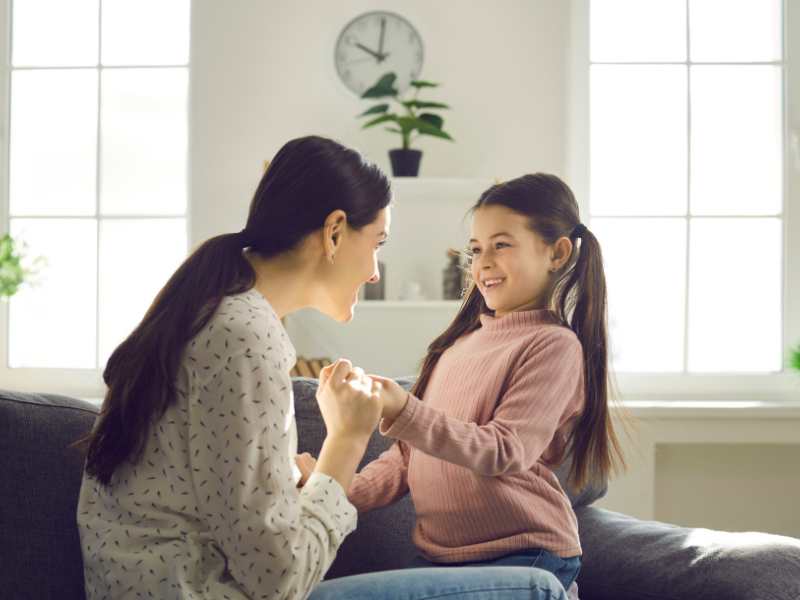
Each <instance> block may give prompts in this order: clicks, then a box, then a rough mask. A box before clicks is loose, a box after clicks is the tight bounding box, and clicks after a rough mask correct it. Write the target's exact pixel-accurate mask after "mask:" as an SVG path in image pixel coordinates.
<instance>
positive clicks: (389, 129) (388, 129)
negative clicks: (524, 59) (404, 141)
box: [385, 127, 403, 134]
mask: <svg viewBox="0 0 800 600" xmlns="http://www.w3.org/2000/svg"><path fill="white" fill-rule="evenodd" d="M385 129H386V131H390V132H391V133H399V134H402V133H403V131H402V130H400V129H397V128H395V127H386V128H385Z"/></svg>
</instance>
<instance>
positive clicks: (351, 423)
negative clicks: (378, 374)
mask: <svg viewBox="0 0 800 600" xmlns="http://www.w3.org/2000/svg"><path fill="white" fill-rule="evenodd" d="M380 392H381V384H380V383H377V382H375V381H373V380H372V379H371V378H370V377H367V376H366V375H365V374H364V371H363V370H362V369H359V368H355V369H354V368H353V365H352V364H351V363H350V361H349V360H346V359H340V360H337V361H336V362H335V363H333V364H332V365H328V366H327V367H324V368H323V369H322V371H320V376H319V387H318V388H317V402H318V403H319V409H320V412H321V413H322V418H323V420H324V421H325V426H326V427H327V429H328V435H329V436H333V437H343V438H362V437H363V438H366V439H369V436H370V435H372V432H373V431H374V430H375V427H376V425H377V424H378V420H379V419H380V418H381V408H382V407H381V396H380Z"/></svg>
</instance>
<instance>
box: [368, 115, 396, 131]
mask: <svg viewBox="0 0 800 600" xmlns="http://www.w3.org/2000/svg"><path fill="white" fill-rule="evenodd" d="M397 118H398V117H397V115H394V114H388V115H381V116H380V117H378V118H377V119H372V121H368V122H367V123H364V125H363V126H362V129H366V128H367V127H373V126H375V125H379V124H381V123H386V122H387V121H397Z"/></svg>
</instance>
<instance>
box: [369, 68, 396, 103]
mask: <svg viewBox="0 0 800 600" xmlns="http://www.w3.org/2000/svg"><path fill="white" fill-rule="evenodd" d="M396 80H397V75H395V74H394V73H386V74H385V75H383V76H382V77H381V78H380V79H378V83H376V84H375V85H373V86H372V87H371V88H369V89H368V90H367V91H366V92H364V93H363V94H361V97H362V98H386V97H387V96H392V97H394V96H397V94H398V92H397V88H395V87H394V82H395V81H396Z"/></svg>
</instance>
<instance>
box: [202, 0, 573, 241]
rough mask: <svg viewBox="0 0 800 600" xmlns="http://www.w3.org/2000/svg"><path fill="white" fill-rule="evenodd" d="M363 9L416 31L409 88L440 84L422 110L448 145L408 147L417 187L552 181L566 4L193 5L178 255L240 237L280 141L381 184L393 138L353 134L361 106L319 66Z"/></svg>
mask: <svg viewBox="0 0 800 600" xmlns="http://www.w3.org/2000/svg"><path fill="white" fill-rule="evenodd" d="M375 9H386V10H391V11H394V12H397V13H399V14H401V15H403V16H405V17H406V18H407V19H409V20H410V21H411V22H412V23H413V24H414V25H415V26H416V27H417V29H418V30H419V32H420V34H421V36H422V38H423V42H424V44H425V63H424V65H423V69H422V76H423V77H424V78H427V79H430V80H433V81H437V82H441V83H442V87H441V88H439V89H438V90H435V91H433V92H432V93H431V94H430V98H431V99H437V100H441V101H444V102H447V103H448V104H450V105H451V106H452V107H453V110H452V111H450V114H449V115H446V120H445V123H446V128H447V130H448V131H450V132H451V134H452V135H453V137H455V138H456V140H457V141H456V142H455V143H452V144H451V143H450V142H446V141H443V140H437V139H424V140H421V141H420V143H419V147H420V148H421V149H422V150H423V151H424V152H425V155H424V157H423V162H422V169H421V175H422V176H425V177H489V178H494V177H501V178H507V177H513V176H517V175H520V174H522V173H524V172H530V171H534V170H541V171H550V172H554V173H557V174H562V173H563V171H564V162H565V155H566V150H565V147H564V131H565V127H566V126H565V118H566V114H565V104H566V102H565V94H566V92H565V86H566V71H567V63H566V61H567V47H568V40H567V39H566V38H567V35H566V34H567V32H568V31H569V29H568V21H569V2H565V1H563V0H537V1H535V2H533V1H530V0H503V1H502V2H500V3H496V2H456V1H455V0H448V1H443V2H429V1H425V0H402V1H400V0H386V1H382V2H374V1H373V2H369V1H367V0H347V1H344V0H342V1H339V0H337V1H336V2H330V1H327V0H308V1H304V2H277V1H266V0H237V1H236V2H219V1H218V0H195V1H194V2H193V4H192V10H193V14H192V21H193V23H192V104H193V106H192V117H191V136H192V139H191V152H192V175H191V184H192V225H191V242H192V245H195V244H197V243H198V242H200V241H202V240H204V239H206V238H207V237H210V236H211V235H215V234H217V233H222V232H226V231H238V229H240V228H241V227H242V226H243V225H244V220H245V217H246V210H247V206H248V203H249V201H250V197H251V195H252V193H253V190H254V189H255V185H256V183H257V181H258V178H259V176H260V174H261V166H262V162H263V160H264V159H269V158H271V157H272V156H273V155H274V153H275V152H276V151H277V150H278V149H279V148H280V146H281V145H282V144H283V143H284V142H286V141H287V140H289V139H291V138H293V137H297V136H300V135H306V134H310V133H315V134H321V135H326V136H330V137H333V138H336V139H338V140H339V141H341V142H343V143H345V144H347V145H351V146H354V147H356V148H358V149H360V150H361V151H363V152H364V153H365V154H366V155H367V156H368V157H369V158H371V159H372V160H374V161H376V162H377V163H378V164H379V165H380V166H382V167H383V168H385V169H387V171H388V157H387V154H386V153H387V150H388V149H390V148H392V147H395V146H396V145H397V141H398V140H396V139H395V137H397V136H392V135H390V134H388V133H386V132H384V131H382V130H378V129H375V130H361V129H360V122H359V121H357V120H356V119H355V118H354V117H355V115H356V114H358V113H359V112H361V111H362V110H363V109H364V108H365V107H366V106H368V105H367V104H366V103H365V102H364V101H362V100H360V99H358V98H357V97H356V96H355V95H353V94H352V93H351V92H350V91H349V90H347V88H345V87H344V85H343V84H341V82H340V81H339V80H338V76H337V75H336V72H335V69H334V64H333V46H334V43H335V41H336V36H337V35H338V34H339V32H340V30H341V28H342V27H344V25H345V24H346V23H347V22H348V21H349V20H350V19H351V18H352V17H354V16H356V15H358V14H361V13H362V12H365V11H368V10H375ZM398 139H399V138H398Z"/></svg>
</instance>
